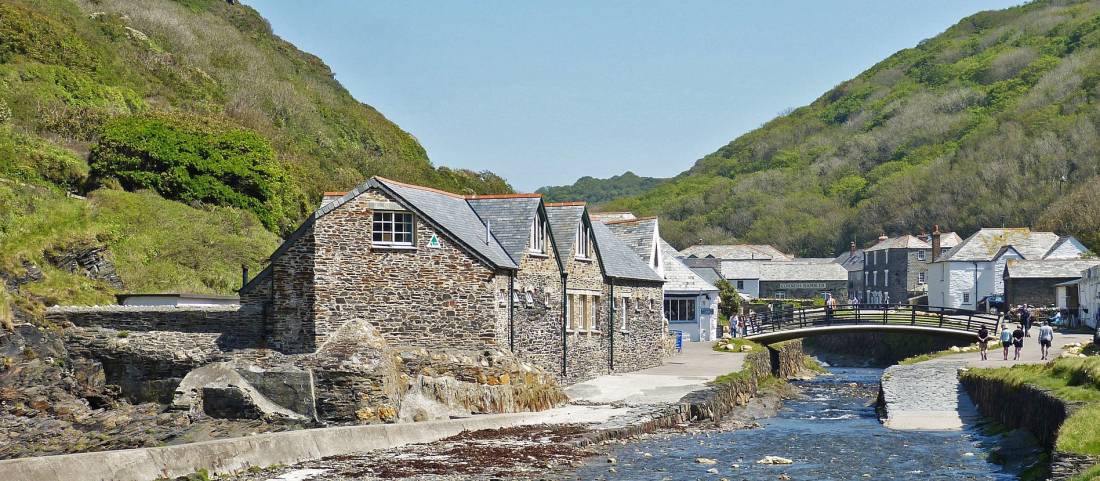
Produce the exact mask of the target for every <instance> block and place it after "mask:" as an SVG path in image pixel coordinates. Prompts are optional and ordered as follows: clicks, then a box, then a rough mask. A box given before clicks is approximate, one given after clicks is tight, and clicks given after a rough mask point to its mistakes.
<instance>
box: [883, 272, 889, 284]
mask: <svg viewBox="0 0 1100 481" xmlns="http://www.w3.org/2000/svg"><path fill="white" fill-rule="evenodd" d="M882 287H890V269H886V270H885V271H883V272H882Z"/></svg>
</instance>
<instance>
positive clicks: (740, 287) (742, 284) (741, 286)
mask: <svg viewBox="0 0 1100 481" xmlns="http://www.w3.org/2000/svg"><path fill="white" fill-rule="evenodd" d="M737 290H738V291H743V290H745V281H737Z"/></svg>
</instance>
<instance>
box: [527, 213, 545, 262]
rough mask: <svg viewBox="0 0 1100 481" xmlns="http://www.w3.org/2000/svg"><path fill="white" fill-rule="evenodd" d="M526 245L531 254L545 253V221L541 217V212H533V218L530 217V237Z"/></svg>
mask: <svg viewBox="0 0 1100 481" xmlns="http://www.w3.org/2000/svg"><path fill="white" fill-rule="evenodd" d="M527 245H528V246H530V248H529V250H530V252H531V253H533V254H545V253H546V221H545V220H544V219H543V218H542V212H538V211H536V212H535V218H534V219H531V238H530V239H528V242H527Z"/></svg>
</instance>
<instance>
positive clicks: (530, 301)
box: [523, 291, 535, 307]
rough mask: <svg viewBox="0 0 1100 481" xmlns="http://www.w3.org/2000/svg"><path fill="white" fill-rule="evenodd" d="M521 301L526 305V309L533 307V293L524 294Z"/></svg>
mask: <svg viewBox="0 0 1100 481" xmlns="http://www.w3.org/2000/svg"><path fill="white" fill-rule="evenodd" d="M523 301H524V302H525V303H526V305H527V307H531V306H534V305H535V296H534V293H533V292H531V291H527V292H524V293H523Z"/></svg>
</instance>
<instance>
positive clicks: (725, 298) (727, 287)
mask: <svg viewBox="0 0 1100 481" xmlns="http://www.w3.org/2000/svg"><path fill="white" fill-rule="evenodd" d="M715 287H717V288H718V296H719V297H721V298H722V303H721V304H718V312H719V313H721V314H722V316H723V317H725V318H726V319H730V318H732V317H733V315H734V314H736V313H738V312H741V295H740V294H738V293H737V288H736V287H733V284H730V283H729V281H727V280H725V279H722V280H719V281H718V283H717V284H715Z"/></svg>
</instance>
